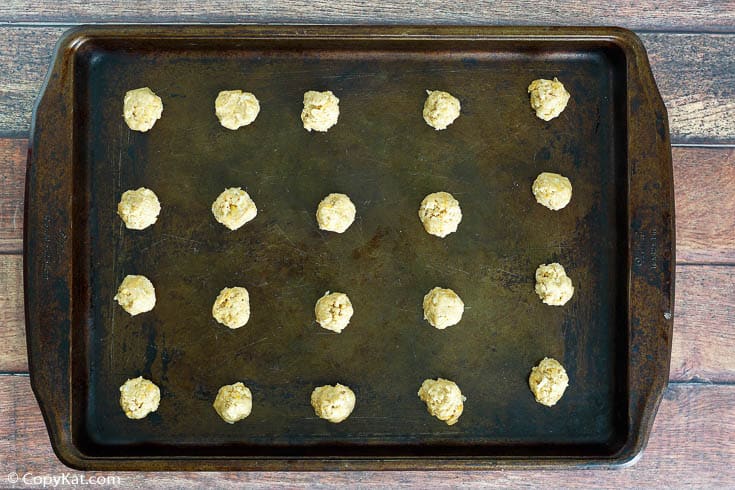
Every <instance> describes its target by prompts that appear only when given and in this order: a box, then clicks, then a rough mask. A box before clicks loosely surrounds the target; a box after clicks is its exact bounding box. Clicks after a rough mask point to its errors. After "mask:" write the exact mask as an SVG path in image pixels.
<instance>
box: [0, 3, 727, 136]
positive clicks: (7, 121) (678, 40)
mask: <svg viewBox="0 0 735 490" xmlns="http://www.w3.org/2000/svg"><path fill="white" fill-rule="evenodd" d="M79 4H80V5H81V2H79ZM85 5H86V4H85ZM140 5H144V3H141V4H140ZM534 8H537V7H536V6H535V7H534ZM565 9H566V7H565ZM57 10H59V11H61V10H64V9H57ZM116 11H118V10H116ZM490 18H492V17H490ZM330 19H331V20H332V21H333V22H338V21H343V20H344V21H347V20H349V19H346V20H345V19H340V18H338V17H333V18H330ZM146 20H148V19H146ZM614 23H616V24H617V23H618V22H614ZM65 29H66V28H65V27H59V26H54V27H43V26H38V27H35V26H22V27H19V26H1V27H0V45H2V46H5V48H4V49H2V50H0V66H3V67H4V69H3V70H2V71H0V87H2V89H0V136H8V135H12V136H25V134H26V133H27V131H28V128H29V125H30V118H31V110H32V106H33V100H34V98H35V97H36V95H37V94H38V92H39V90H40V87H41V84H42V81H43V76H44V74H45V73H46V70H47V69H48V66H49V62H50V58H51V52H52V50H53V46H54V43H55V41H56V40H57V39H58V37H59V35H60V34H61V33H62V32H63V31H64V30H65ZM641 38H642V39H643V42H644V44H645V45H646V48H647V50H648V53H649V56H650V58H651V63H652V66H653V71H654V75H655V77H656V81H657V83H658V85H659V88H660V90H661V93H662V96H663V98H664V101H665V103H666V105H667V107H668V110H669V119H670V121H671V135H672V141H674V142H675V143H727V144H735V119H733V118H732V117H728V114H732V113H733V112H734V111H735V34H712V33H708V34H686V33H685V34H682V33H668V32H667V33H643V34H641Z"/></svg>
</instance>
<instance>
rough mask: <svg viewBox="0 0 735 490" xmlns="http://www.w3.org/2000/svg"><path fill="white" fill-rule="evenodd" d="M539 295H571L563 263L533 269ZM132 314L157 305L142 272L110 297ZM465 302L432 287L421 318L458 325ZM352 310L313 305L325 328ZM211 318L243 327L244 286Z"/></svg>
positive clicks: (335, 296)
mask: <svg viewBox="0 0 735 490" xmlns="http://www.w3.org/2000/svg"><path fill="white" fill-rule="evenodd" d="M534 290H535V291H536V294H537V295H538V297H539V298H540V299H541V301H543V302H544V303H545V304H547V305H551V306H563V305H564V304H566V303H567V302H568V301H569V300H570V299H571V298H572V295H573V294H574V286H573V285H572V280H571V278H569V277H568V276H567V274H566V271H565V270H564V266H562V265H561V264H559V263H557V262H554V263H552V264H541V265H540V266H538V268H537V269H536V286H535V288H534ZM113 299H114V300H115V301H117V302H118V304H119V305H120V306H121V307H122V308H123V309H124V310H125V311H126V312H128V313H129V314H130V315H131V316H135V315H139V314H141V313H146V312H148V311H151V310H152V309H153V308H154V307H155V306H156V289H155V288H154V286H153V283H152V282H151V281H150V279H148V278H147V277H145V276H142V275H128V276H125V278H124V279H123V281H122V283H120V286H119V287H118V289H117V294H116V295H115V296H114V298H113ZM464 309H465V306H464V302H463V301H462V299H461V298H460V297H459V295H458V294H457V293H456V292H454V291H453V290H452V289H448V288H442V287H438V286H437V287H434V288H432V289H431V290H430V291H429V292H428V293H426V295H424V300H423V310H424V320H426V321H428V322H429V324H430V325H431V326H433V327H435V328H437V329H439V330H444V329H445V328H447V327H451V326H453V325H457V324H458V323H459V322H460V321H461V320H462V315H463V314H464ZM354 314H355V310H354V308H353V306H352V302H351V301H350V298H349V297H348V296H347V294H345V293H341V292H329V291H327V292H326V293H325V294H324V296H322V297H321V298H319V299H318V300H317V302H316V305H315V306H314V316H315V317H316V322H317V323H318V324H319V325H320V326H321V327H322V328H324V329H326V330H330V331H332V332H336V333H341V332H342V331H343V330H344V329H345V328H346V327H347V325H349V323H350V320H351V319H352V316H353V315H354ZM212 317H213V318H214V319H215V320H217V322H219V323H221V324H222V325H225V326H226V327H228V328H231V329H237V328H241V327H244V326H245V325H246V324H247V323H248V321H249V320H250V294H249V293H248V290H247V289H246V288H244V287H240V286H236V287H226V288H223V289H222V290H221V291H220V292H219V294H218V295H217V298H216V299H215V300H214V304H213V305H212Z"/></svg>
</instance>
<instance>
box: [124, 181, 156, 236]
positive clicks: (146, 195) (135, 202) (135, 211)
mask: <svg viewBox="0 0 735 490" xmlns="http://www.w3.org/2000/svg"><path fill="white" fill-rule="evenodd" d="M160 213H161V203H160V202H159V201H158V196H156V194H155V193H154V192H153V191H152V190H150V189H146V188H145V187H140V188H139V189H136V190H134V191H133V190H130V191H125V192H123V195H122V197H121V198H120V202H119V203H118V204H117V214H118V215H119V216H120V217H121V218H122V220H123V222H125V227H126V228H128V229H129V230H144V229H146V228H148V227H149V226H151V225H152V224H153V223H155V222H156V221H157V220H158V215H159V214H160Z"/></svg>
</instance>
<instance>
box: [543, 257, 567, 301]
mask: <svg viewBox="0 0 735 490" xmlns="http://www.w3.org/2000/svg"><path fill="white" fill-rule="evenodd" d="M536 294H538V297H539V298H541V301H543V302H544V303H546V304H547V305H551V306H562V305H564V304H566V302H567V301H569V300H570V299H572V295H573V294H574V287H573V286H572V280H571V279H570V278H569V277H567V273H566V271H565V270H564V267H563V266H562V265H561V264H559V263H557V262H554V263H553V264H548V265H547V264H541V265H540V266H538V269H536Z"/></svg>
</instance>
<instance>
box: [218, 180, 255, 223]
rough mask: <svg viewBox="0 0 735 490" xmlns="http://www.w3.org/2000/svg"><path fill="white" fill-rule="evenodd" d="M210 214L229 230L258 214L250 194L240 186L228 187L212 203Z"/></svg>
mask: <svg viewBox="0 0 735 490" xmlns="http://www.w3.org/2000/svg"><path fill="white" fill-rule="evenodd" d="M212 214H213V215H214V219H216V220H217V221H218V222H220V223H222V224H223V225H225V226H226V227H227V228H229V229H230V230H237V229H238V228H240V227H241V226H242V225H244V224H245V223H247V222H248V221H250V220H252V219H253V218H255V217H256V216H257V215H258V208H257V207H255V203H254V202H253V200H252V199H250V194H248V193H247V192H245V191H244V190H242V189H241V188H240V187H230V188H229V189H225V190H224V191H223V192H222V194H220V195H219V196H218V197H217V199H216V200H215V201H214V203H212Z"/></svg>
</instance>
